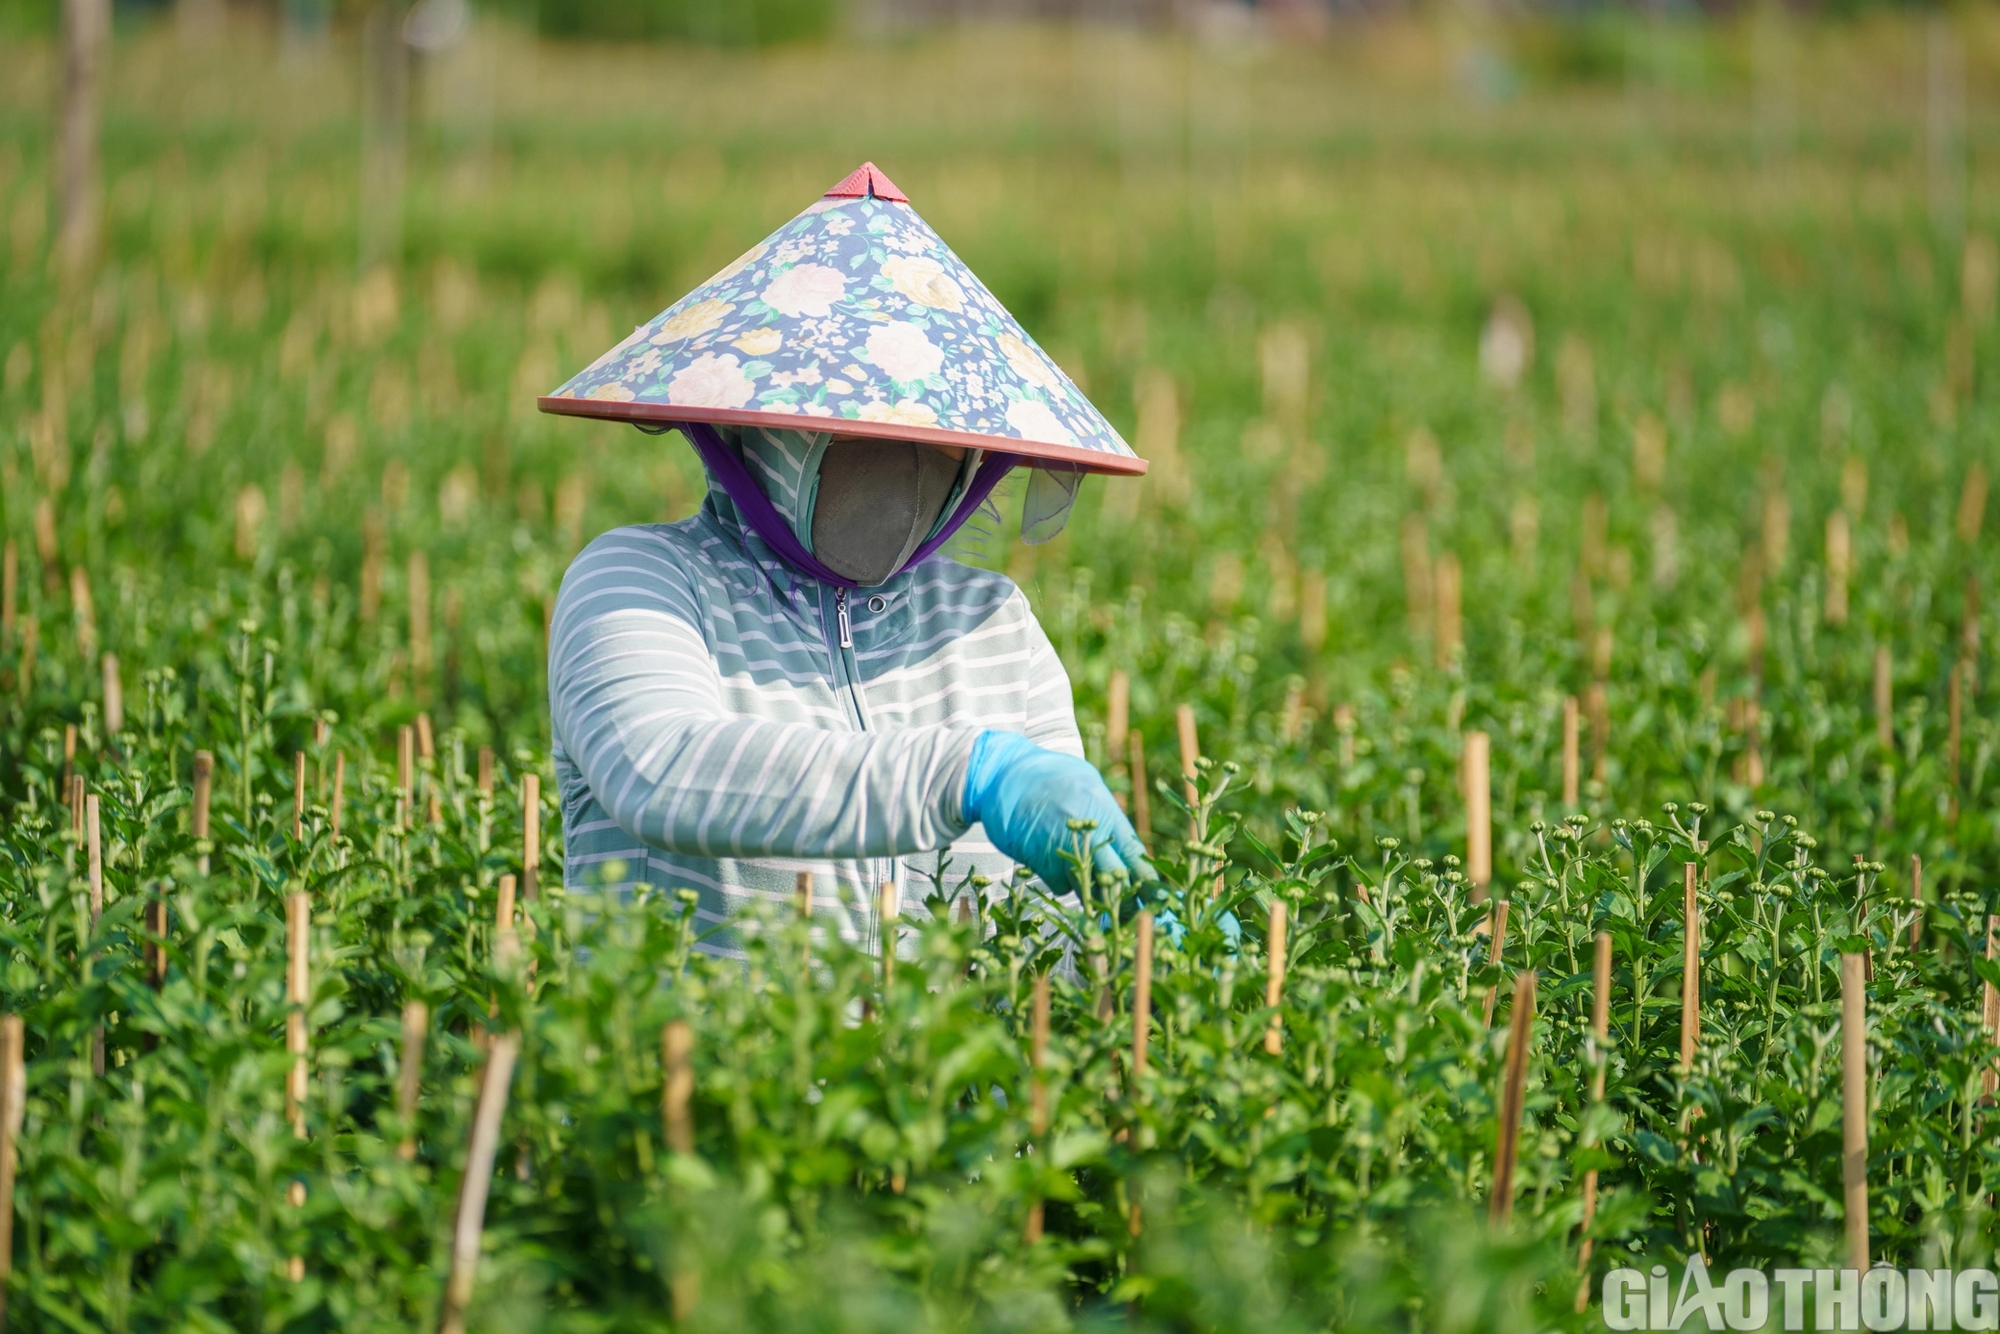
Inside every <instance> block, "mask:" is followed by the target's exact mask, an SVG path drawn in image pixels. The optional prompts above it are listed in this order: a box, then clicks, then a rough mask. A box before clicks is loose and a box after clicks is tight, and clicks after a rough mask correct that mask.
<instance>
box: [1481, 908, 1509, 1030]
mask: <svg viewBox="0 0 2000 1334" xmlns="http://www.w3.org/2000/svg"><path fill="white" fill-rule="evenodd" d="M1510 902H1512V900H1509V899H1498V900H1496V901H1495V902H1494V904H1493V907H1492V908H1491V909H1490V910H1489V911H1488V912H1487V914H1486V922H1485V926H1486V934H1487V938H1488V939H1489V940H1490V941H1491V942H1492V947H1491V950H1490V952H1489V953H1488V954H1487V956H1486V961H1487V962H1488V963H1499V962H1500V961H1501V959H1502V957H1503V951H1505V950H1506V948H1507V906H1508V904H1509V903H1510ZM1499 999H1500V984H1499V983H1497V982H1496V983H1494V984H1493V986H1492V987H1490V988H1488V990H1487V992H1486V1021H1485V1024H1484V1027H1486V1028H1491V1027H1493V1007H1494V1005H1495V1003H1496V1002H1497V1001H1498V1000H1499Z"/></svg>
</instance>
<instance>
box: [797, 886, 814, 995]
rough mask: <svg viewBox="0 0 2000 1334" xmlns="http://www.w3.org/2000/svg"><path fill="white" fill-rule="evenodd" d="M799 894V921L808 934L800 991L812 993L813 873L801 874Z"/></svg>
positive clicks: (800, 972)
mask: <svg viewBox="0 0 2000 1334" xmlns="http://www.w3.org/2000/svg"><path fill="white" fill-rule="evenodd" d="M797 892H798V902H799V921H800V922H801V923H802V924H803V925H804V926H805V933H806V939H805V947H804V952H803V958H802V959H801V961H800V968H799V989H800V990H801V991H810V990H812V976H813V945H812V919H813V876H812V872H811V871H800V872H799V874H798V880H797Z"/></svg>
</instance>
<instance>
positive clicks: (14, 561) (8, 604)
mask: <svg viewBox="0 0 2000 1334" xmlns="http://www.w3.org/2000/svg"><path fill="white" fill-rule="evenodd" d="M20 603H21V553H20V551H19V550H17V549H16V548H15V546H14V539H13V538H11V537H10V538H8V539H7V541H6V544H5V545H4V546H0V647H4V646H5V644H6V643H7V642H10V641H12V640H13V638H14V625H15V623H16V621H17V620H18V619H19V617H20V614H21V613H20V610H19V608H20ZM4 1300H5V1294H3V1293H0V1301H4Z"/></svg>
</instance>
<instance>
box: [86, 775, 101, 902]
mask: <svg viewBox="0 0 2000 1334" xmlns="http://www.w3.org/2000/svg"><path fill="white" fill-rule="evenodd" d="M83 836H84V841H85V845H86V846H87V848H88V850H89V854H88V855H89V863H88V865H89V867H90V930H91V934H92V935H95V934H96V933H97V919H98V918H100V917H102V916H104V831H103V825H102V808H101V807H100V806H99V804H98V798H97V794H96V793H95V792H92V793H91V794H90V795H89V796H87V797H85V798H84V799H83Z"/></svg>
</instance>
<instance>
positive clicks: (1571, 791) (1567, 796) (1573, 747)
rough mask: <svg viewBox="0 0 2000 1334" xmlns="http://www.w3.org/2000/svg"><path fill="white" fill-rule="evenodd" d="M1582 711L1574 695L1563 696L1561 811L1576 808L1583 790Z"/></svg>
mask: <svg viewBox="0 0 2000 1334" xmlns="http://www.w3.org/2000/svg"><path fill="white" fill-rule="evenodd" d="M1582 713H1583V711H1582V710H1581V709H1580V708H1578V707H1577V702H1576V696H1575V695H1564V696H1563V772H1562V778H1563V809H1564V810H1566V811H1573V810H1575V809H1576V808H1577V804H1578V801H1579V798H1580V794H1581V792H1582V788H1583V781H1582V780H1583V759H1582V754H1581V751H1582V744H1581V743H1582V739H1583V738H1582V732H1583V717H1582Z"/></svg>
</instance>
